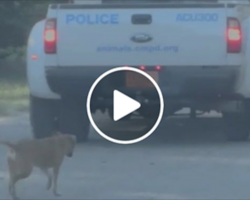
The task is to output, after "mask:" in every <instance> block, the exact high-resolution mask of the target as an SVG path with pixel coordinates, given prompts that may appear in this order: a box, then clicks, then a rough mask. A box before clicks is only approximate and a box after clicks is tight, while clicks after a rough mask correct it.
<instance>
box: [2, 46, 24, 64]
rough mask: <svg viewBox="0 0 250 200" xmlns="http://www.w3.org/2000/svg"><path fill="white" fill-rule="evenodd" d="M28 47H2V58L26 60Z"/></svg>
mask: <svg viewBox="0 0 250 200" xmlns="http://www.w3.org/2000/svg"><path fill="white" fill-rule="evenodd" d="M25 56H26V47H25V46H23V47H7V48H4V49H0V59H4V60H8V61H17V60H22V61H24V60H25Z"/></svg>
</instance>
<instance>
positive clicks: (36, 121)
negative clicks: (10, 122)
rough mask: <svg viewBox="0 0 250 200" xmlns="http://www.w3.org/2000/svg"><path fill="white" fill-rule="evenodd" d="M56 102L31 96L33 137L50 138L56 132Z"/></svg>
mask: <svg viewBox="0 0 250 200" xmlns="http://www.w3.org/2000/svg"><path fill="white" fill-rule="evenodd" d="M56 105H57V101H56V100H49V99H42V98H37V97H34V96H30V123H31V128H32V134H33V137H34V138H36V139H41V138H45V137H50V136H51V135H52V134H53V131H54V130H55V119H56Z"/></svg>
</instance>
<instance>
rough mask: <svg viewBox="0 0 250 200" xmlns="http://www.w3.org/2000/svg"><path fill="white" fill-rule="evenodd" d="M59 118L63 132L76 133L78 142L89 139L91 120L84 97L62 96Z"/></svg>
mask: <svg viewBox="0 0 250 200" xmlns="http://www.w3.org/2000/svg"><path fill="white" fill-rule="evenodd" d="M58 119H59V128H60V131H61V132H62V133H68V134H72V135H75V136H76V137H77V141H78V142H86V141H87V140H88V138H89V128H90V121H89V118H88V115H87V109H86V103H85V101H84V99H83V98H62V100H61V104H60V109H59V118H58Z"/></svg>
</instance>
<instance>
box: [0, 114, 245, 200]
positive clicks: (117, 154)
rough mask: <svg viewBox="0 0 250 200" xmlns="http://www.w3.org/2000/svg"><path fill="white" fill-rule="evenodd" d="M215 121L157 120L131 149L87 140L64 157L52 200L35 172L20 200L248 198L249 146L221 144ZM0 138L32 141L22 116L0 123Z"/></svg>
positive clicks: (1, 175)
mask: <svg viewBox="0 0 250 200" xmlns="http://www.w3.org/2000/svg"><path fill="white" fill-rule="evenodd" d="M219 117H220V116H218V115H216V114H212V115H209V116H208V118H199V119H197V120H190V119H186V118H180V117H179V118H173V119H169V120H163V121H162V123H161V124H160V126H159V127H158V129H157V130H156V131H155V133H154V134H153V135H151V136H150V137H149V138H148V139H146V140H144V141H142V142H140V143H138V144H133V145H118V144H113V143H111V142H109V141H106V140H105V139H103V138H102V137H100V136H99V135H98V134H97V133H96V132H95V131H93V130H91V139H90V141H89V142H88V143H86V144H80V145H78V146H77V148H76V152H75V155H74V157H73V158H67V159H65V162H64V163H63V167H62V169H61V174H60V177H59V186H58V187H59V188H58V191H59V193H61V194H62V196H61V197H59V198H55V197H54V196H53V194H52V192H51V191H46V189H45V186H46V178H45V177H44V176H43V174H42V173H41V172H40V171H39V170H37V169H34V172H33V173H32V175H31V177H29V178H28V179H25V180H23V181H20V182H19V184H18V185H17V194H18V196H19V197H20V198H22V199H249V198H250V144H249V142H240V143H232V142H227V141H226V139H225V137H224V135H223V133H222V129H223V125H222V122H221V119H220V118H219ZM0 137H1V138H2V139H4V140H10V141H17V140H19V139H21V138H27V137H31V133H30V128H29V121H28V116H27V115H25V114H24V115H21V116H18V117H15V118H0ZM6 153H7V149H5V147H0V199H10V196H9V194H8V190H7V188H8V171H7V163H6Z"/></svg>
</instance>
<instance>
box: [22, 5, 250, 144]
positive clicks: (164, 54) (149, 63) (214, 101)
mask: <svg viewBox="0 0 250 200" xmlns="http://www.w3.org/2000/svg"><path fill="white" fill-rule="evenodd" d="M249 14H250V5H249V1H223V0H204V1H195V0H188V1H185V0H184V1H173V0H162V1H152V0H151V1H149V0H142V1H121V0H117V1H110V0H102V1H101V0H98V1H91V2H90V1H77V0H75V1H73V2H72V3H66V4H52V5H50V6H49V8H48V13H47V16H46V19H44V20H42V21H39V22H37V23H36V24H35V26H34V27H33V28H32V30H31V33H30V36H29V43H28V52H27V72H28V82H29V89H30V103H31V109H30V117H31V124H32V128H33V133H34V137H36V138H42V137H46V136H49V135H51V134H52V131H53V130H54V129H60V130H61V131H62V132H68V133H71V134H74V135H76V136H77V138H78V140H79V141H85V140H87V138H88V134H89V126H90V122H89V119H88V117H87V113H86V98H87V95H88V92H89V89H90V87H91V85H92V84H93V82H94V81H95V80H96V79H97V78H98V77H99V76H100V75H101V74H102V73H104V72H105V71H107V70H109V69H111V68H114V67H119V66H124V65H126V66H132V67H139V66H141V65H144V66H145V67H144V70H145V71H147V69H153V70H154V69H155V68H154V67H155V66H161V67H160V69H161V70H158V71H157V73H158V76H159V80H158V85H159V87H160V89H161V91H162V94H163V97H164V101H165V103H166V105H167V106H166V107H165V110H164V114H165V116H166V117H167V116H171V115H174V114H175V113H176V112H177V111H179V110H181V109H182V108H185V107H189V108H192V109H194V110H199V111H204V112H209V111H211V110H216V111H218V112H221V113H222V116H223V120H224V122H225V135H226V136H227V138H228V139H229V140H232V141H243V140H247V139H248V137H249V133H250V123H249V122H250V56H249V55H250V40H249V38H248V37H249V35H250V15H249ZM138 34H140V35H139V36H140V37H141V36H143V37H144V36H145V38H147V40H145V41H144V42H138V41H136V40H133V38H139V36H138ZM131 38H132V39H131ZM124 46H125V47H126V49H129V50H122V49H123V47H124ZM154 47H157V49H158V50H154V51H153V50H152V49H154ZM32 55H37V57H35V58H36V59H32V58H34V56H32ZM157 69H159V68H157ZM110 84H113V85H114V84H116V83H115V82H113V83H110ZM105 87H109V85H108V84H107V85H103V88H105ZM98 91H99V92H97V93H96V94H95V96H94V97H93V99H92V100H93V102H96V106H95V110H93V112H95V111H97V110H103V109H105V110H108V111H109V110H110V109H111V108H110V106H109V105H108V104H107V105H106V104H104V105H102V106H99V104H98V99H100V98H102V99H107V100H108V99H112V96H108V94H105V92H104V91H103V90H98ZM135 92H136V91H135ZM143 97H145V98H148V93H147V91H145V92H144V93H143ZM150 98H151V99H153V100H154V97H150ZM146 111H147V112H146ZM153 111H154V108H153V107H148V108H147V110H145V112H144V111H143V112H141V113H139V114H140V115H141V117H144V118H148V117H150V116H149V115H148V114H145V113H153Z"/></svg>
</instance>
